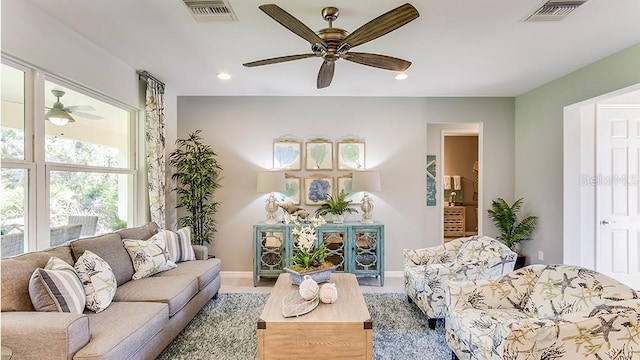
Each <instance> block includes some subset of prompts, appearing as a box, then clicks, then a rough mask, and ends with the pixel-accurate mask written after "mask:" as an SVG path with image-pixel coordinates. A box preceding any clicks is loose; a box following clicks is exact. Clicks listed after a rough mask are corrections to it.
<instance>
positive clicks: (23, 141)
mask: <svg viewBox="0 0 640 360" xmlns="http://www.w3.org/2000/svg"><path fill="white" fill-rule="evenodd" d="M35 74H40V75H42V76H34V75H35ZM1 75H2V77H1V82H2V126H1V135H2V163H1V168H2V172H1V177H2V182H1V189H0V190H1V191H2V203H1V209H0V211H1V213H0V217H1V219H2V227H1V229H0V230H1V231H2V236H3V240H2V249H3V251H2V256H3V257H5V256H9V255H14V253H15V252H16V251H18V253H20V252H24V251H29V250H36V249H42V248H47V247H49V246H55V245H59V244H60V243H64V242H66V241H68V240H72V239H76V238H78V237H83V236H92V235H95V234H100V233H106V232H110V231H113V230H117V229H121V228H124V227H127V226H128V225H129V224H132V221H133V218H134V211H135V210H136V209H135V208H134V204H135V203H136V201H135V199H136V193H135V189H136V186H135V181H136V178H137V176H136V166H135V164H136V159H135V151H133V149H136V134H137V132H136V116H135V115H136V112H135V111H134V109H133V108H130V107H128V106H126V105H122V104H119V103H117V102H116V101H113V100H110V99H108V98H107V97H105V96H102V95H100V94H98V93H95V92H93V91H90V90H87V89H85V88H83V87H82V86H80V85H76V84H73V83H70V82H67V81H64V80H61V79H57V78H56V77H54V76H53V75H49V74H46V73H43V72H41V71H40V70H38V69H30V68H28V67H24V68H23V67H22V66H21V65H20V64H18V63H14V62H12V61H10V60H8V59H3V64H2V74H1ZM31 78H37V79H45V80H40V81H39V83H38V82H36V83H35V85H34V86H33V89H31V88H30V86H29V85H28V84H29V83H30V81H29V79H31ZM33 98H38V99H40V98H41V99H42V100H43V102H44V109H42V108H40V109H36V108H34V106H33V105H31V104H33V103H35V101H30V99H33ZM40 103H41V104H42V102H40ZM43 123H44V126H43ZM31 139H34V141H31ZM35 169H38V171H35ZM36 176H37V177H36ZM35 184H39V185H40V184H44V189H42V190H44V191H38V192H36V191H34V189H35V188H36V186H35ZM41 219H42V220H41ZM36 229H38V231H36ZM29 230H31V231H29ZM47 230H48V231H47ZM14 234H23V235H22V236H20V235H14ZM29 234H32V235H33V236H29ZM5 235H12V236H10V237H9V236H5ZM19 237H22V240H21V241H22V245H21V246H20V245H15V243H16V241H18V242H19V241H20V240H15V238H19ZM5 240H7V241H6V242H7V249H8V245H9V244H12V246H13V247H12V249H14V250H11V252H12V253H10V251H9V250H6V251H5V250H4V249H5ZM9 240H12V241H11V242H10V241H9ZM21 248H22V250H20V249H21Z"/></svg>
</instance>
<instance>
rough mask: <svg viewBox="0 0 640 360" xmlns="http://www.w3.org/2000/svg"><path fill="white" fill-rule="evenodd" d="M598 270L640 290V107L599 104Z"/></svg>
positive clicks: (597, 155) (597, 135)
mask: <svg viewBox="0 0 640 360" xmlns="http://www.w3.org/2000/svg"><path fill="white" fill-rule="evenodd" d="M596 124H597V129H596V145H597V153H596V169H597V171H596V174H597V176H596V179H595V184H596V201H597V204H596V206H597V211H596V221H597V224H598V225H597V226H598V229H597V231H596V234H597V235H596V236H597V239H596V270H597V271H599V272H601V273H604V274H607V275H609V276H611V277H613V278H615V279H617V280H619V281H621V282H623V283H625V284H627V285H629V286H631V287H633V288H634V289H640V244H639V243H640V235H639V232H640V206H639V203H640V201H639V200H640V199H639V197H640V192H639V191H638V180H639V179H638V170H639V168H640V166H639V162H640V155H639V153H640V108H637V107H635V108H634V107H626V108H625V107H624V106H607V105H599V106H598V114H597V122H596Z"/></svg>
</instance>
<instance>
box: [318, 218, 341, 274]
mask: <svg viewBox="0 0 640 360" xmlns="http://www.w3.org/2000/svg"><path fill="white" fill-rule="evenodd" d="M318 238H319V241H321V242H323V243H324V246H325V249H326V250H327V257H326V258H325V261H329V262H331V263H333V264H334V265H335V266H336V269H335V271H345V264H346V260H345V244H346V242H347V231H346V229H344V228H343V229H340V228H331V227H329V228H325V227H322V228H320V229H318Z"/></svg>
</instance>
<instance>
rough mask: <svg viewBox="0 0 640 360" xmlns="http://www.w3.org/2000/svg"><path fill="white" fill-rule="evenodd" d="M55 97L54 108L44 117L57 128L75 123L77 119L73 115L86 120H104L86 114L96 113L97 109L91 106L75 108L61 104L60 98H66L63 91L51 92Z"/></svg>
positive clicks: (77, 106) (76, 106)
mask: <svg viewBox="0 0 640 360" xmlns="http://www.w3.org/2000/svg"><path fill="white" fill-rule="evenodd" d="M51 93H52V94H53V96H55V97H56V102H54V103H53V107H51V108H48V109H49V111H47V113H46V114H45V115H44V118H45V119H46V120H49V121H51V123H52V124H53V125H57V126H65V125H67V124H68V123H70V122H75V121H76V119H74V118H73V116H71V114H72V113H73V114H75V115H77V116H80V117H83V118H85V119H91V120H98V119H102V117H100V116H97V115H93V114H89V113H86V112H84V111H96V109H95V108H94V107H93V106H91V105H75V106H64V105H63V104H62V103H61V102H60V98H61V97H62V96H64V94H65V92H64V91H62V90H51Z"/></svg>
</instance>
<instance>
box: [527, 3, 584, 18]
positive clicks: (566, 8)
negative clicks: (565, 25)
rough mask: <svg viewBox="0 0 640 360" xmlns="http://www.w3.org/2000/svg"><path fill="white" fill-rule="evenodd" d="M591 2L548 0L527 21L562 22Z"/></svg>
mask: <svg viewBox="0 0 640 360" xmlns="http://www.w3.org/2000/svg"><path fill="white" fill-rule="evenodd" d="M588 1H589V0H547V1H545V2H544V3H543V4H542V6H540V7H539V8H538V9H536V10H535V11H534V12H533V14H531V15H529V17H528V18H527V19H526V20H525V21H560V20H562V19H564V18H565V17H566V16H567V15H569V14H571V13H572V12H573V11H574V10H575V9H577V8H578V7H580V6H581V5H584V4H585V3H587V2H588Z"/></svg>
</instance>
